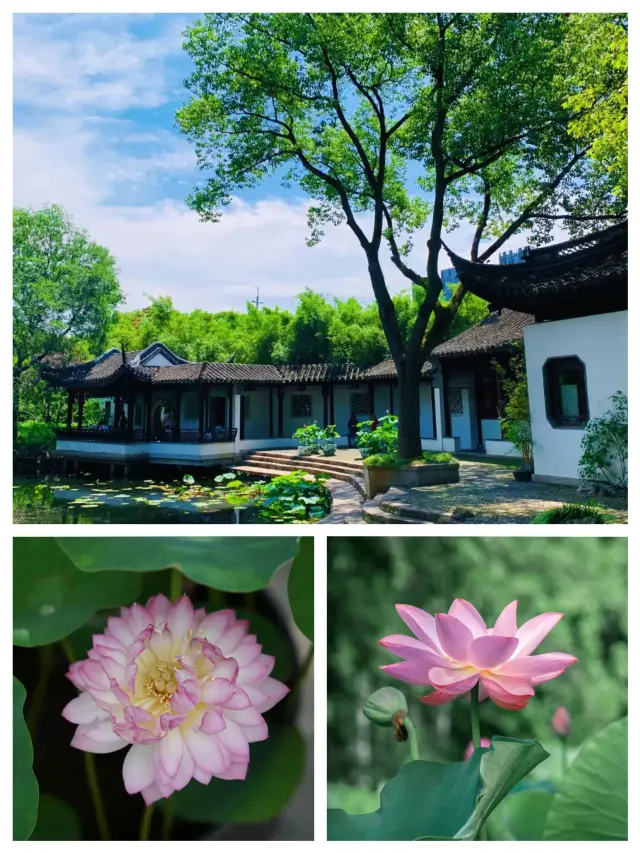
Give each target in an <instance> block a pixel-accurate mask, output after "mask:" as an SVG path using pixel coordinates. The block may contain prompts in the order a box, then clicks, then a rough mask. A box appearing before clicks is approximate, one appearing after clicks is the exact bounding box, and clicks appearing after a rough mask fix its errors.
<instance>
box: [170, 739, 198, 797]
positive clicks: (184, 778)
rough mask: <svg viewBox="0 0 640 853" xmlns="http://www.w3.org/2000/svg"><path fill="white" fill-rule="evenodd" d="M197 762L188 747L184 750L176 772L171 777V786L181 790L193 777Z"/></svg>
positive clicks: (175, 789)
mask: <svg viewBox="0 0 640 853" xmlns="http://www.w3.org/2000/svg"><path fill="white" fill-rule="evenodd" d="M195 767H196V765H195V762H194V760H193V758H192V757H191V754H190V752H189V750H188V749H183V750H182V760H181V762H180V767H178V770H177V772H176V774H175V775H174V776H173V778H172V779H171V787H172V788H173V790H174V791H181V790H182V789H183V788H186V786H187V785H188V784H189V782H190V781H191V780H192V779H193V771H194V770H195Z"/></svg>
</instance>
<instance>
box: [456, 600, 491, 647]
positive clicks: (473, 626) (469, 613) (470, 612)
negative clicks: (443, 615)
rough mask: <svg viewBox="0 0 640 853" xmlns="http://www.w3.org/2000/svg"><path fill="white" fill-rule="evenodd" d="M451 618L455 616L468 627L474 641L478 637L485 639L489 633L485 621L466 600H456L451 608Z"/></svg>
mask: <svg viewBox="0 0 640 853" xmlns="http://www.w3.org/2000/svg"><path fill="white" fill-rule="evenodd" d="M449 616H454V617H455V618H456V619H457V620H458V621H459V622H462V624H463V625H466V626H467V628H468V629H469V630H470V631H471V635H472V636H473V637H474V639H475V638H476V637H483V636H484V635H485V634H486V633H487V626H486V625H485V624H484V619H483V618H482V616H481V615H480V614H479V613H478V611H477V610H476V609H475V607H474V606H473V604H470V603H469V602H468V601H465V600H464V598H456V600H455V601H454V602H453V604H452V605H451V607H450V608H449Z"/></svg>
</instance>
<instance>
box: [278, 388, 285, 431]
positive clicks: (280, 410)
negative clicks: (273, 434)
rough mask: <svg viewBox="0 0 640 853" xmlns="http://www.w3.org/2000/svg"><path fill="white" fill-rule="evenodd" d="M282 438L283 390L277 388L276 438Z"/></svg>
mask: <svg viewBox="0 0 640 853" xmlns="http://www.w3.org/2000/svg"><path fill="white" fill-rule="evenodd" d="M283 437H284V388H278V438H283Z"/></svg>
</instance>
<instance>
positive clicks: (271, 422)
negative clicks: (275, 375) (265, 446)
mask: <svg viewBox="0 0 640 853" xmlns="http://www.w3.org/2000/svg"><path fill="white" fill-rule="evenodd" d="M268 387H269V438H273V388H272V387H271V385H269V386H268Z"/></svg>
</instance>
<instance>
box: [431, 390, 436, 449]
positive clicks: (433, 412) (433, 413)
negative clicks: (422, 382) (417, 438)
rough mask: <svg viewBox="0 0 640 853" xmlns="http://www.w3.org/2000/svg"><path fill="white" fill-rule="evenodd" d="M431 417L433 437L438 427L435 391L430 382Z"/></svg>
mask: <svg viewBox="0 0 640 853" xmlns="http://www.w3.org/2000/svg"><path fill="white" fill-rule="evenodd" d="M431 418H432V420H433V437H434V438H437V437H438V427H437V422H436V392H435V389H434V387H433V382H431Z"/></svg>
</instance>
